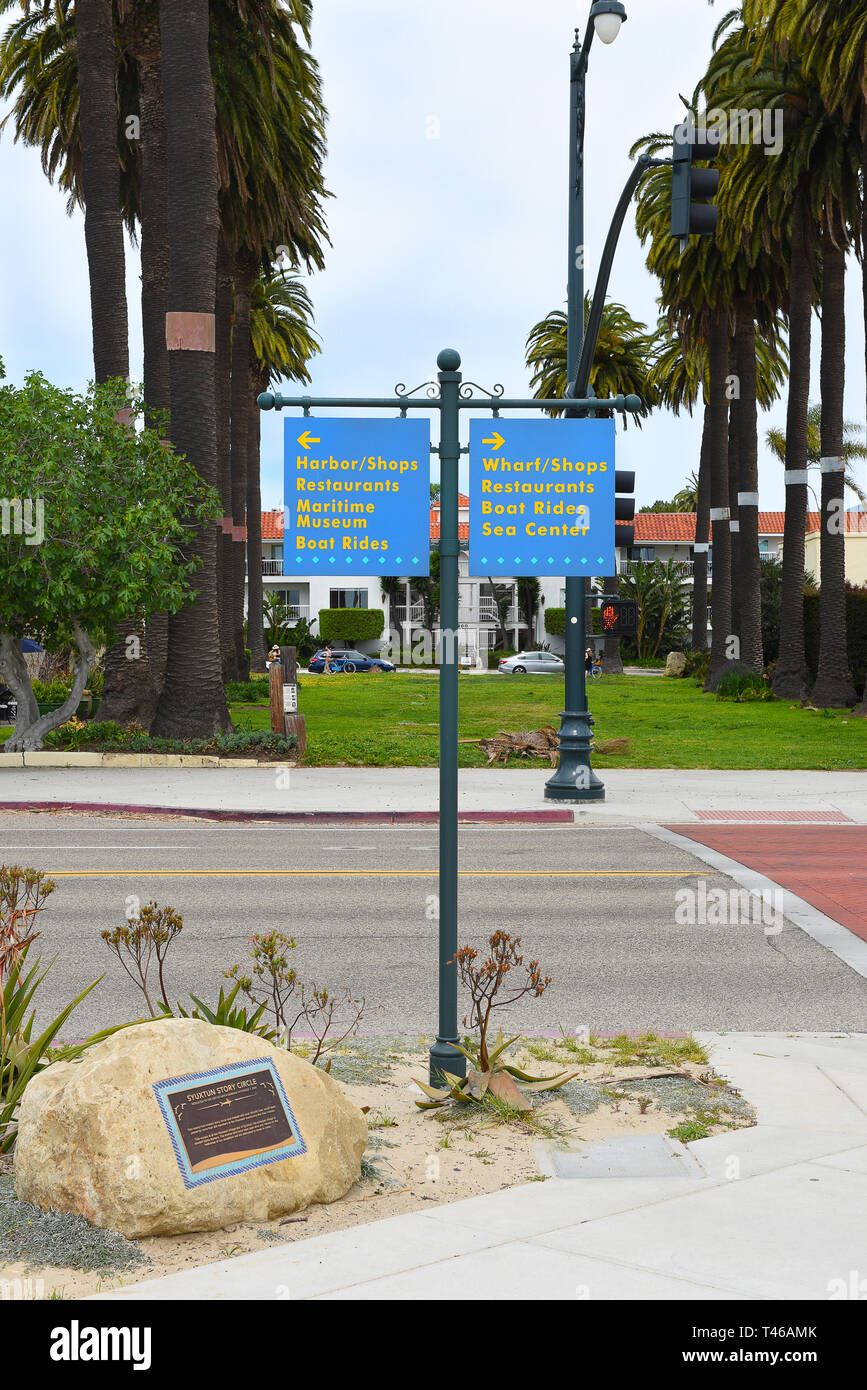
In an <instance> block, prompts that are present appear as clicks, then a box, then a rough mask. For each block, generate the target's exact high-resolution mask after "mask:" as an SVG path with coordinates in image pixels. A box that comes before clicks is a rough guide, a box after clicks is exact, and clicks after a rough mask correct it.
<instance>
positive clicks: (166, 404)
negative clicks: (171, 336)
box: [129, 3, 171, 729]
mask: <svg viewBox="0 0 867 1390" xmlns="http://www.w3.org/2000/svg"><path fill="white" fill-rule="evenodd" d="M129 13H130V19H131V21H132V22H131V26H130V27H131V28H132V30H133V32H134V35H135V52H134V55H133V56H134V57H135V58H136V61H137V62H138V65H139V83H140V99H139V100H140V111H141V144H142V150H141V154H142V186H141V223H142V226H141V267H142V290H141V305H142V336H143V343H144V392H145V405H146V408H147V421H148V423H156V421H157V417H158V413H159V412H164V413H165V415H166V416H167V415H168V413H169V411H170V409H171V384H170V381H169V354H168V350H167V348H166V304H167V296H168V289H169V228H168V218H167V214H166V196H167V179H168V171H167V167H166V113H165V106H164V104H163V79H162V72H161V66H160V64H161V55H162V45H161V42H160V27H159V16H158V14H157V7H156V5H154V4H153V3H150V4H146V5H142V6H136V8H135V10H134V11H131V12H129ZM168 642H169V616H168V614H167V613H154V614H153V615H152V616H151V617H150V618H149V620H148V622H147V624H146V628H145V644H146V650H147V661H148V665H149V666H150V678H151V686H152V689H153V700H152V702H150V703H145V702H144V701H143V702H142V705H141V707H140V710H139V712H138V715H137V718H138V721H139V722H140V723H141V724H142V725H143V727H144V728H146V729H149V728H150V726H151V724H152V723H153V719H154V715H155V714H156V707H157V703H158V700H159V696H160V693H161V692H162V688H163V681H164V679H165V673H166V659H167V656H168Z"/></svg>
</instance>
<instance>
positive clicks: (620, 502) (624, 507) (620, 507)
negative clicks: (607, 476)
mask: <svg viewBox="0 0 867 1390" xmlns="http://www.w3.org/2000/svg"><path fill="white" fill-rule="evenodd" d="M634 491H635V473H634V472H633V471H632V470H631V469H625V468H616V469H615V470H614V494H615V496H614V544H615V546H618V545H625V546H631V545H634V543H635V527H634V526H632V525H628V526H624V525H618V524H617V523H618V522H631V521H632V519H633V517H634V516H635V498H634V497H627V496H621V495H620V494H621V493H630V492H634Z"/></svg>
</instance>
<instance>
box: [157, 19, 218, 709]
mask: <svg viewBox="0 0 867 1390" xmlns="http://www.w3.org/2000/svg"><path fill="white" fill-rule="evenodd" d="M209 22H210V13H209V6H208V0H184V4H182V5H181V4H178V3H177V0H160V32H161V35H162V78H163V95H164V99H165V112H166V152H167V157H168V228H169V291H168V304H167V311H166V345H167V348H168V350H169V373H170V382H171V395H172V420H171V439H172V443H173V444H174V446H175V448H176V449H178V450H179V451H180V452H181V453H184V454H186V456H187V458H188V459H189V460H190V462H191V463H192V464H193V466H194V467H195V468H196V470H197V471H198V473H199V475H200V477H201V478H202V479H203V481H204V482H206V483H207V484H209V485H210V486H211V487H216V486H217V483H218V476H217V437H216V392H215V373H214V347H215V324H214V307H215V292H216V279H217V238H218V236H219V229H220V228H219V209H218V189H219V180H218V172H217V138H216V122H215V114H216V113H215V106H214V86H213V81H212V78H211V66H210V58H209V53H208V30H209ZM188 550H189V551H190V553H192V554H193V555H194V556H195V557H196V558H197V559H199V560H200V561H201V566H202V567H201V569H200V571H199V572H198V573H197V575H196V580H195V582H196V587H197V590H198V592H197V594H196V597H195V598H194V599H193V601H192V603H191V604H190V605H189V606H188V607H186V608H183V609H181V611H180V612H178V613H175V614H173V615H172V617H171V620H170V622H169V645H168V658H167V663H166V682H165V686H164V688H163V692H162V695H161V697H160V703H159V708H158V709H157V714H156V719H155V721H154V725H153V732H154V733H156V734H160V735H164V736H168V737H184V736H200V737H208V736H209V735H212V734H214V733H216V732H218V731H219V730H221V729H227V728H229V727H231V725H230V721H229V714H228V710H227V709H226V697H225V691H224V688H223V681H222V671H221V662H220V629H219V622H218V618H217V586H216V577H217V569H216V553H217V527H216V525H215V524H208V525H205V526H203V527H198V528H196V529H195V530H194V531H193V532H192V538H191V540H190V542H189V545H188Z"/></svg>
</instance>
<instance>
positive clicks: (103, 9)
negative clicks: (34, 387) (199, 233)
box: [75, 0, 157, 728]
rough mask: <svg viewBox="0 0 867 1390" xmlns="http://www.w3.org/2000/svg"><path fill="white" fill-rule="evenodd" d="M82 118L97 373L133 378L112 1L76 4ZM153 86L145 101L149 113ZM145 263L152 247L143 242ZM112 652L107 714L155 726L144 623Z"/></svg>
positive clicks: (119, 634) (123, 633)
mask: <svg viewBox="0 0 867 1390" xmlns="http://www.w3.org/2000/svg"><path fill="white" fill-rule="evenodd" d="M75 30H76V48H77V52H78V90H79V101H80V121H81V160H82V169H81V177H82V186H83V190H84V198H85V216H84V239H85V245H86V247H87V263H88V270H89V272H90V311H91V323H92V328H93V362H94V374H95V378H96V380H97V381H98V382H103V381H108V380H109V379H110V378H112V377H122V378H124V379H128V377H129V331H128V317H127V302H126V274H125V266H126V260H125V251H124V235H123V221H122V218H121V211H120V162H119V159H118V148H117V141H118V107H117V49H116V46H115V38H114V28H113V16H112V5H111V0H79V3H78V4H77V5H76V7H75ZM145 95H146V94H145V89H144V85H143V84H142V89H141V103H142V111H141V114H142V119H143V120H144V116H145V112H144V101H145ZM142 261H143V269H144V247H142ZM115 635H116V641H115V643H114V644H113V645H112V646H110V647H109V648H108V650H107V652H106V655H105V676H104V685H103V695H102V700H101V713H102V717H103V718H104V719H114V720H116V721H117V722H118V723H131V722H133V721H135V722H137V723H140V724H141V725H142V727H143V728H149V727H150V721H151V719H152V717H153V712H154V709H155V706H156V697H157V690H156V687H155V684H154V681H153V677H152V674H151V671H150V667H149V664H148V660H147V646H146V643H145V640H144V630H143V627H142V624H141V622H140V621H139V620H138V619H137V618H136V617H134V616H131V617H129V618H128V619H125V620H124V621H123V622H121V623H119V624H118V627H117V629H116V634H115Z"/></svg>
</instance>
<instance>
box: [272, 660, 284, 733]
mask: <svg viewBox="0 0 867 1390" xmlns="http://www.w3.org/2000/svg"><path fill="white" fill-rule="evenodd" d="M268 681H269V695H270V698H271V729H272V732H273V733H275V734H282V733H283V730H284V727H285V726H284V722H283V721H284V718H285V716H284V714H283V667H282V665H281V664H280V662H279V661H271V662H269V663H268Z"/></svg>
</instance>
